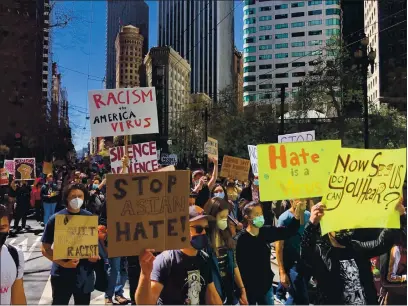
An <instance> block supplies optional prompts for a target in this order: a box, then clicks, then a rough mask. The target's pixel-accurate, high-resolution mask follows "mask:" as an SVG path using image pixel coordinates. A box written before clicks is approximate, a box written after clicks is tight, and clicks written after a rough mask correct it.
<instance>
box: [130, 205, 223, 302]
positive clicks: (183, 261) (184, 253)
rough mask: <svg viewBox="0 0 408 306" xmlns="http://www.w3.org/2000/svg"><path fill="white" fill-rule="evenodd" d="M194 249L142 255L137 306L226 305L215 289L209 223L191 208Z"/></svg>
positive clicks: (206, 218)
mask: <svg viewBox="0 0 408 306" xmlns="http://www.w3.org/2000/svg"><path fill="white" fill-rule="evenodd" d="M189 219H190V243H191V247H188V248H185V249H181V250H169V251H164V252H162V253H161V254H160V255H158V256H157V257H155V256H154V255H153V253H152V252H154V250H151V249H147V250H144V251H143V252H142V253H141V254H140V256H139V261H140V267H141V273H140V279H139V285H138V287H137V290H136V294H135V300H136V303H137V305H156V304H161V305H222V301H221V298H220V296H219V295H218V292H217V289H216V288H215V285H214V282H213V278H212V273H211V264H210V261H209V259H208V254H206V253H205V252H203V250H204V249H205V248H206V247H207V246H208V236H207V235H206V233H207V230H208V220H209V219H211V220H212V218H211V217H209V216H207V215H205V214H204V211H203V209H202V208H200V207H199V206H196V205H194V206H190V207H189Z"/></svg>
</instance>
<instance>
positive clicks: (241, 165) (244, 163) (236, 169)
mask: <svg viewBox="0 0 408 306" xmlns="http://www.w3.org/2000/svg"><path fill="white" fill-rule="evenodd" d="M250 166H251V162H250V161H249V159H243V158H238V157H232V156H228V155H224V158H223V160H222V166H221V172H220V176H221V177H227V178H232V179H237V180H239V181H246V180H247V179H248V173H249V168H250Z"/></svg>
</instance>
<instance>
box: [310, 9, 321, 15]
mask: <svg viewBox="0 0 408 306" xmlns="http://www.w3.org/2000/svg"><path fill="white" fill-rule="evenodd" d="M307 14H308V15H309V16H314V15H321V14H322V10H314V11H309V12H308V13H307Z"/></svg>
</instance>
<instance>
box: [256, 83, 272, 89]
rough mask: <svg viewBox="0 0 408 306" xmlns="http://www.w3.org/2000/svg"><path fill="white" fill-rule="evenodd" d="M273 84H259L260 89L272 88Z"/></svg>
mask: <svg viewBox="0 0 408 306" xmlns="http://www.w3.org/2000/svg"><path fill="white" fill-rule="evenodd" d="M272 88H273V85H272V84H262V85H259V89H272Z"/></svg>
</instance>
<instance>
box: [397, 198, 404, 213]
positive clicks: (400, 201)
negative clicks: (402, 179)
mask: <svg viewBox="0 0 408 306" xmlns="http://www.w3.org/2000/svg"><path fill="white" fill-rule="evenodd" d="M402 202H403V198H400V200H399V201H398V203H397V205H396V206H395V210H396V211H398V212H399V214H400V216H403V215H405V207H404V204H402Z"/></svg>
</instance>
